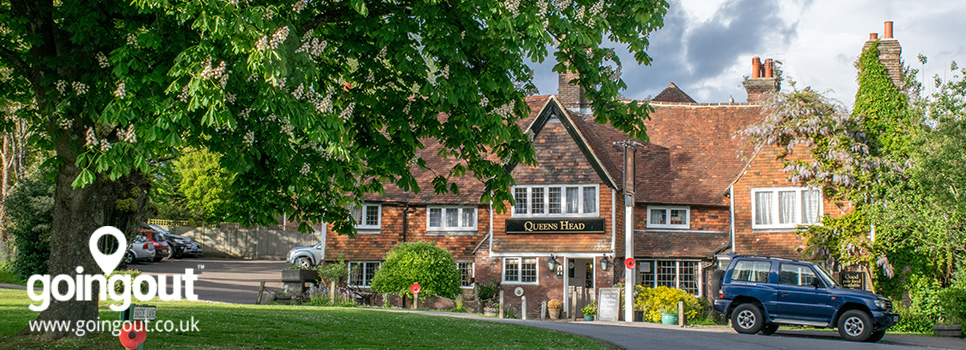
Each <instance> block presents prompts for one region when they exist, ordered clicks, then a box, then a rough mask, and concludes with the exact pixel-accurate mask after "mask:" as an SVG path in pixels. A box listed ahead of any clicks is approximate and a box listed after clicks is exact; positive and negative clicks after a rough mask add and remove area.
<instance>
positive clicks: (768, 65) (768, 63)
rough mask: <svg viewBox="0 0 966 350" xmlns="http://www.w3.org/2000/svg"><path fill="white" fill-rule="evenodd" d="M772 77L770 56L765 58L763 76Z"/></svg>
mask: <svg viewBox="0 0 966 350" xmlns="http://www.w3.org/2000/svg"><path fill="white" fill-rule="evenodd" d="M771 77H772V66H771V58H768V59H765V78H771Z"/></svg>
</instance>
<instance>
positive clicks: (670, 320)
mask: <svg viewBox="0 0 966 350" xmlns="http://www.w3.org/2000/svg"><path fill="white" fill-rule="evenodd" d="M661 323H663V324H678V315H677V314H661Z"/></svg>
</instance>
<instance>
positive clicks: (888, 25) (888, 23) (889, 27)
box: [884, 21, 892, 39]
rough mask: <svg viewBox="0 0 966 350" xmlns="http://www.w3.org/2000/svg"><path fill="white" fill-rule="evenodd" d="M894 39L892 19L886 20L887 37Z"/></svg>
mask: <svg viewBox="0 0 966 350" xmlns="http://www.w3.org/2000/svg"><path fill="white" fill-rule="evenodd" d="M884 39H892V21H886V22H885V38H884Z"/></svg>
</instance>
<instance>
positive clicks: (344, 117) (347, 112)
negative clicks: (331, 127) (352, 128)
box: [339, 102, 356, 121]
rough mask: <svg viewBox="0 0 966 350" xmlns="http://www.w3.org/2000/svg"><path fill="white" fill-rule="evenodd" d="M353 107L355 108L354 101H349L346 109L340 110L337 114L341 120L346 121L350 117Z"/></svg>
mask: <svg viewBox="0 0 966 350" xmlns="http://www.w3.org/2000/svg"><path fill="white" fill-rule="evenodd" d="M355 108H356V103H355V102H352V103H349V107H346V109H343V110H342V113H341V114H339V118H342V120H346V121H348V120H349V119H350V118H352V112H353V111H354V110H355Z"/></svg>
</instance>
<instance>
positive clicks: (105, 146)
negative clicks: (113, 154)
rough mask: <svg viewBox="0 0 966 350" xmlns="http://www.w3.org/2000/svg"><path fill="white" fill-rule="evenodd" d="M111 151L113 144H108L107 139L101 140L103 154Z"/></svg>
mask: <svg viewBox="0 0 966 350" xmlns="http://www.w3.org/2000/svg"><path fill="white" fill-rule="evenodd" d="M109 150H111V143H110V142H107V139H101V152H107V151H109Z"/></svg>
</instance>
